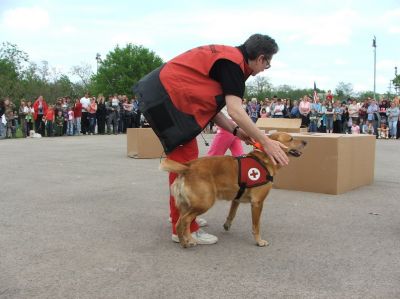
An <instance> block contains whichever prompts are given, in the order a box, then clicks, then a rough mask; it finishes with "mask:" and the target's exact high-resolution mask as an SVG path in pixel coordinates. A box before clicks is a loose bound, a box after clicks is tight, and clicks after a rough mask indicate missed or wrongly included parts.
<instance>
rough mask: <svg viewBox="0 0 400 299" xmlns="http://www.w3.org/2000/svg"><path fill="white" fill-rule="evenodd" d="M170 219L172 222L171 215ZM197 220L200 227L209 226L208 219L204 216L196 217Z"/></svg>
mask: <svg viewBox="0 0 400 299" xmlns="http://www.w3.org/2000/svg"><path fill="white" fill-rule="evenodd" d="M168 221H169V222H170V223H171V222H172V219H171V217H169V218H168ZM196 222H197V224H198V225H199V226H200V227H204V226H207V224H208V223H207V220H205V219H204V218H196Z"/></svg>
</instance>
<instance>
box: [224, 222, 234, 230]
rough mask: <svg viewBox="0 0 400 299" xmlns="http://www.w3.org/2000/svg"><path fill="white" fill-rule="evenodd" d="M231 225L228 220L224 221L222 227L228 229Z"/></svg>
mask: <svg viewBox="0 0 400 299" xmlns="http://www.w3.org/2000/svg"><path fill="white" fill-rule="evenodd" d="M231 225H232V223H230V222H228V221H227V222H225V223H224V229H225V230H226V231H229V229H230V228H231Z"/></svg>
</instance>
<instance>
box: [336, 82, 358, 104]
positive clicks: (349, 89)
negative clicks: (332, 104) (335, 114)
mask: <svg viewBox="0 0 400 299" xmlns="http://www.w3.org/2000/svg"><path fill="white" fill-rule="evenodd" d="M335 92H336V95H337V97H338V100H345V99H347V98H349V97H351V96H352V95H353V94H354V91H353V84H351V83H344V82H339V83H338V85H337V86H336V89H335Z"/></svg>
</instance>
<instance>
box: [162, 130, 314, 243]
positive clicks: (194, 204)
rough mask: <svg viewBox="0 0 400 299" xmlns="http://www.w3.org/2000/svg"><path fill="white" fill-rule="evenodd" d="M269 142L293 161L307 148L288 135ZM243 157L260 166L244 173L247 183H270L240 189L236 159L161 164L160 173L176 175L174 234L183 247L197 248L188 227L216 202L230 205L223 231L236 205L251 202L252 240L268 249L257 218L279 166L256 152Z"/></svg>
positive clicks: (200, 159) (173, 188) (278, 136)
mask: <svg viewBox="0 0 400 299" xmlns="http://www.w3.org/2000/svg"><path fill="white" fill-rule="evenodd" d="M270 138H271V139H273V140H277V141H279V142H281V143H282V144H284V145H285V146H287V150H286V153H287V155H290V156H294V157H299V156H300V155H301V151H300V150H301V149H303V147H304V146H305V145H306V142H305V141H302V140H294V139H293V138H292V136H291V135H289V134H287V133H281V132H278V133H274V134H272V135H271V136H270ZM246 157H249V158H252V159H251V160H255V161H258V162H260V164H261V165H260V166H261V167H252V168H250V170H249V171H248V172H246V176H248V177H249V178H250V179H253V177H258V178H260V177H261V176H263V175H264V176H265V173H266V174H267V177H268V178H270V181H268V182H267V183H266V184H262V185H257V184H256V185H255V186H251V187H250V188H244V185H242V188H241V186H240V185H239V179H238V178H239V168H241V167H239V162H238V159H237V158H235V157H231V156H213V157H203V158H199V159H196V160H192V161H190V162H187V163H185V164H181V163H178V162H175V161H173V160H169V159H166V160H164V161H163V162H162V163H161V165H160V169H161V170H165V171H169V172H174V173H178V174H179V176H178V178H177V179H176V180H175V182H174V184H173V185H172V187H171V188H172V193H173V195H174V196H175V202H176V206H177V208H178V209H179V212H180V217H179V220H178V222H177V224H176V231H177V234H178V237H179V241H180V243H181V245H182V246H183V247H185V248H186V247H189V246H194V245H196V240H195V239H194V238H193V237H192V235H191V234H190V223H191V222H192V221H193V219H195V218H196V217H197V216H198V215H201V214H203V213H205V212H207V210H208V209H210V208H211V207H212V206H213V205H214V203H215V201H216V200H217V199H225V200H230V201H232V204H231V208H230V211H229V215H228V217H227V219H226V222H225V224H224V228H225V230H229V228H230V226H231V224H232V220H233V218H234V217H235V214H236V211H237V208H238V206H239V203H240V202H250V203H251V214H252V220H253V235H254V238H255V240H256V242H257V245H258V246H267V245H268V242H267V241H265V240H263V239H262V238H261V236H260V215H261V211H262V207H263V202H264V199H265V198H266V196H267V195H268V193H269V191H270V190H271V188H272V177H273V176H274V175H275V174H276V172H277V171H278V169H279V168H280V166H279V165H273V163H272V162H271V161H270V159H269V158H268V156H267V155H266V153H265V152H263V151H261V150H259V149H255V150H253V151H252V152H250V153H249V154H247V155H246ZM253 162H254V161H253ZM262 168H264V170H263V169H262ZM268 174H269V175H268ZM250 183H251V181H250Z"/></svg>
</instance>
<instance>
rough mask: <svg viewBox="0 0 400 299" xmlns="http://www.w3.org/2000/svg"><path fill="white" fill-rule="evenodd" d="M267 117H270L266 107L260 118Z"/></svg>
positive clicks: (263, 108) (262, 110)
mask: <svg viewBox="0 0 400 299" xmlns="http://www.w3.org/2000/svg"><path fill="white" fill-rule="evenodd" d="M267 117H268V113H267V109H266V108H265V107H262V108H261V111H260V118H267Z"/></svg>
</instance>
